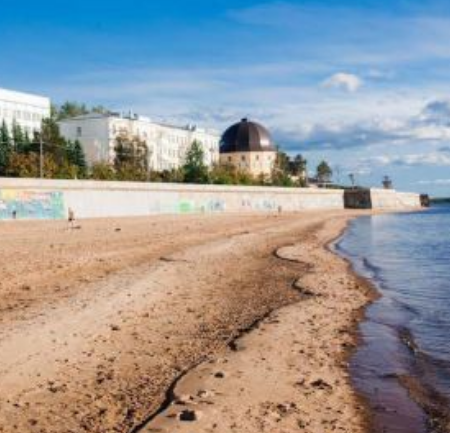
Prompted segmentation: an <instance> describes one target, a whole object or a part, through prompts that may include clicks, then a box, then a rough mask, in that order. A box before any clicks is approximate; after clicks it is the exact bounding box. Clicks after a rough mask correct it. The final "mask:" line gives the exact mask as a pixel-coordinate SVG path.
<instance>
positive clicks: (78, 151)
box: [74, 140, 87, 178]
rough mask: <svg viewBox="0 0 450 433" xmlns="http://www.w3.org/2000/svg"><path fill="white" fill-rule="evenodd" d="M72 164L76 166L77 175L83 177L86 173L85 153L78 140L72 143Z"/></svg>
mask: <svg viewBox="0 0 450 433" xmlns="http://www.w3.org/2000/svg"><path fill="white" fill-rule="evenodd" d="M74 165H75V166H76V167H77V168H78V176H79V177H80V178H85V177H86V175H87V162H86V155H85V153H84V149H83V146H82V145H81V143H80V141H79V140H75V144H74Z"/></svg>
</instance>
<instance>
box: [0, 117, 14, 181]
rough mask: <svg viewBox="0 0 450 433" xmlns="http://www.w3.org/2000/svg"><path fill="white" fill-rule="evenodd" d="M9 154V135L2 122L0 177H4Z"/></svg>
mask: <svg viewBox="0 0 450 433" xmlns="http://www.w3.org/2000/svg"><path fill="white" fill-rule="evenodd" d="M11 152H12V145H11V136H10V135H9V130H8V126H7V125H6V122H5V121H4V120H3V122H2V126H1V128H0V176H4V175H5V174H6V171H7V169H8V164H9V158H10V155H11Z"/></svg>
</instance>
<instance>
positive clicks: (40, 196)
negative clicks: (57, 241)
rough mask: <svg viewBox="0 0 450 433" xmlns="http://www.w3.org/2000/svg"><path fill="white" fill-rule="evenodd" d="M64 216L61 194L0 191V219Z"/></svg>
mask: <svg viewBox="0 0 450 433" xmlns="http://www.w3.org/2000/svg"><path fill="white" fill-rule="evenodd" d="M64 216H65V213H64V196H63V193H62V192H57V191H45V192H41V191H27V190H15V189H0V219H14V218H17V219H61V218H64Z"/></svg>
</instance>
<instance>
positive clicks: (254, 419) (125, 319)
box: [0, 211, 371, 433]
mask: <svg viewBox="0 0 450 433" xmlns="http://www.w3.org/2000/svg"><path fill="white" fill-rule="evenodd" d="M361 214H363V212H362V211H361V212H349V211H330V212H324V211H321V212H313V211H308V212H304V213H299V214H290V215H289V214H283V215H244V216H243V215H222V216H206V215H203V216H183V217H181V216H173V217H167V216H165V217H163V216H158V217H151V218H134V219H120V220H96V221H93V220H92V221H82V222H81V223H80V225H81V227H80V228H77V229H74V230H70V231H69V230H67V227H66V224H65V223H64V222H39V223H35V222H33V223H31V222H24V223H1V224H0V239H1V244H0V353H1V357H0V384H1V386H0V432H5V433H6V432H17V431H21V432H40V433H44V432H48V433H50V432H58V433H62V432H63V433H65V432H67V433H68V432H73V433H76V432H167V433H169V432H170V433H172V432H186V433H187V432H190V433H192V432H197V433H199V432H223V433H228V432H233V431H235V432H239V433H246V432H249V433H250V432H255V433H256V432H270V433H274V432H277V433H284V432H286V433H287V432H293V431H304V432H309V433H315V432H317V433H319V432H320V433H324V432H328V431H330V432H331V431H336V432H348V433H350V432H351V433H358V432H363V431H365V427H366V426H365V424H366V417H367V413H366V410H365V408H364V406H363V405H362V403H361V402H360V401H359V399H358V397H357V396H356V395H355V393H354V391H353V390H352V387H351V385H350V382H349V378H348V371H347V360H348V354H349V353H350V352H351V350H352V348H353V347H354V345H355V329H356V325H357V323H358V320H359V317H360V313H361V309H362V308H363V307H364V305H366V304H367V302H368V301H369V300H370V298H371V290H370V287H368V286H367V285H366V284H365V283H364V282H362V281H361V280H360V279H359V278H358V277H356V276H355V275H354V274H352V272H351V271H350V270H349V267H348V265H347V263H346V262H345V261H343V260H342V259H341V258H339V257H337V256H336V255H334V254H333V253H331V252H330V251H329V250H328V249H327V248H326V246H327V245H328V244H329V242H331V241H332V240H333V239H335V238H336V237H337V236H338V235H339V233H341V232H342V230H343V229H344V228H345V226H346V224H347V222H348V221H349V219H350V218H352V217H354V216H357V215H361Z"/></svg>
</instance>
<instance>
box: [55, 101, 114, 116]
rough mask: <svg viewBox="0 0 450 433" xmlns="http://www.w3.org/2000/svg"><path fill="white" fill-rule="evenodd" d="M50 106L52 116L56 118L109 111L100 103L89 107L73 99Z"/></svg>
mask: <svg viewBox="0 0 450 433" xmlns="http://www.w3.org/2000/svg"><path fill="white" fill-rule="evenodd" d="M52 108H53V109H52V112H53V117H54V118H55V119H56V120H64V119H69V118H71V117H77V116H82V115H85V114H89V113H102V114H106V113H110V110H108V109H107V108H105V107H103V106H102V105H96V106H94V107H91V108H89V107H88V106H87V105H86V104H84V103H79V102H75V101H66V102H64V104H62V105H60V106H53V107H52Z"/></svg>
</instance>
